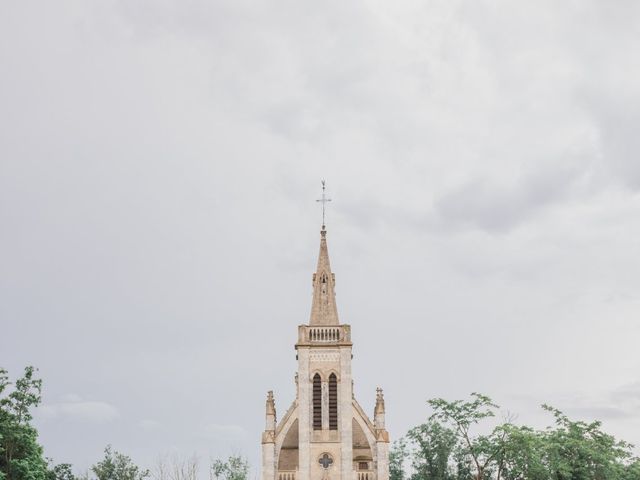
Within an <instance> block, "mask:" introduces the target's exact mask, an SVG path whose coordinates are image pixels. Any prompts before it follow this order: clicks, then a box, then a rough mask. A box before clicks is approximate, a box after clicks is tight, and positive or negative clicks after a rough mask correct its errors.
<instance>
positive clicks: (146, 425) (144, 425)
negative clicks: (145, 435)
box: [138, 419, 162, 430]
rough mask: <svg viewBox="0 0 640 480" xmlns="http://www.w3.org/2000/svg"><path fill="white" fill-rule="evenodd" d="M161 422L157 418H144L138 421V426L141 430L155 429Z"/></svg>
mask: <svg viewBox="0 0 640 480" xmlns="http://www.w3.org/2000/svg"><path fill="white" fill-rule="evenodd" d="M161 425H162V424H161V423H160V422H158V421H157V420H151V419H144V420H140V421H139V422H138V426H139V427H140V428H141V429H143V430H157V429H158V428H160V426H161Z"/></svg>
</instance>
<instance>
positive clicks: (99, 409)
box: [38, 394, 120, 423]
mask: <svg viewBox="0 0 640 480" xmlns="http://www.w3.org/2000/svg"><path fill="white" fill-rule="evenodd" d="M63 398H64V401H62V402H59V403H49V404H43V405H42V406H41V407H40V409H39V412H38V413H39V415H40V416H41V417H42V418H46V419H65V420H77V421H81V422H89V423H110V422H112V421H114V420H115V419H117V418H118V417H119V416H120V413H119V411H118V409H117V408H116V407H115V406H113V405H111V404H109V403H107V402H100V401H89V400H83V399H82V398H81V397H80V396H78V395H75V394H68V395H65V396H64V397H63Z"/></svg>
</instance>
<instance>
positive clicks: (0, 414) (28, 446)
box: [0, 367, 48, 480]
mask: <svg viewBox="0 0 640 480" xmlns="http://www.w3.org/2000/svg"><path fill="white" fill-rule="evenodd" d="M34 373H35V369H34V368H33V367H27V368H25V370H24V374H23V376H22V377H21V378H19V379H17V380H16V382H15V385H14V388H13V391H11V393H9V394H7V393H6V392H7V391H8V387H9V385H11V382H10V381H9V376H8V373H7V371H6V370H5V369H0V480H46V477H47V471H48V470H47V462H46V460H45V458H44V456H43V452H42V447H41V446H40V445H39V444H38V442H37V439H38V432H37V431H36V429H35V428H34V427H33V426H32V425H31V424H30V422H31V420H32V418H33V417H32V415H31V410H32V409H33V408H35V407H37V406H38V405H39V404H40V401H41V390H42V380H40V379H36V378H34Z"/></svg>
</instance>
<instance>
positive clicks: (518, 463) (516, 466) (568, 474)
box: [390, 393, 640, 480]
mask: <svg viewBox="0 0 640 480" xmlns="http://www.w3.org/2000/svg"><path fill="white" fill-rule="evenodd" d="M429 405H431V407H432V408H433V410H434V413H433V414H432V415H431V417H429V419H428V420H427V422H426V423H425V424H423V425H419V426H417V427H415V428H413V429H411V430H410V431H409V432H408V433H407V435H406V436H405V437H404V438H403V439H401V440H400V441H398V442H396V444H395V445H394V448H393V449H392V451H391V454H390V470H391V474H392V479H391V480H405V479H407V478H408V479H409V480H494V479H495V480H640V460H639V459H637V458H633V457H632V446H631V445H630V444H628V443H626V442H623V441H619V440H616V439H615V438H614V437H613V436H611V435H609V434H607V433H605V432H603V431H602V429H601V423H600V422H591V423H586V422H581V421H573V420H570V419H569V418H568V417H567V416H566V415H564V414H563V413H562V412H560V411H559V410H556V409H554V408H551V407H549V406H546V405H545V406H543V408H544V409H545V410H547V411H549V412H550V413H552V415H553V417H554V425H553V426H551V427H549V428H547V429H545V430H534V429H532V428H530V427H527V426H517V425H514V424H512V423H511V422H503V423H499V424H498V425H494V426H493V428H491V425H482V426H481V425H480V424H481V423H483V422H484V421H486V420H488V419H491V418H493V417H495V416H496V410H497V409H498V406H497V405H496V404H495V403H493V401H492V400H491V399H490V398H489V397H487V396H485V395H480V394H476V393H474V394H472V398H471V399H470V400H468V401H465V400H456V401H453V402H449V401H446V400H443V399H434V400H430V401H429ZM493 423H495V422H493ZM476 426H478V427H483V430H484V431H485V432H486V431H490V432H491V433H489V434H484V435H483V434H480V433H477V432H476V431H475V428H476ZM407 461H410V464H411V474H410V475H407V473H406V472H405V470H404V468H403V466H404V465H406V462H407Z"/></svg>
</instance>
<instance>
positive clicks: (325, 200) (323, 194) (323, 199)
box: [316, 180, 331, 234]
mask: <svg viewBox="0 0 640 480" xmlns="http://www.w3.org/2000/svg"><path fill="white" fill-rule="evenodd" d="M321 182H322V197H320V198H318V199H317V200H316V202H320V203H322V231H321V233H323V234H324V233H326V231H327V229H326V228H325V224H324V220H325V204H326V203H327V202H330V201H331V199H330V198H327V195H326V186H325V181H324V180H321Z"/></svg>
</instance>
